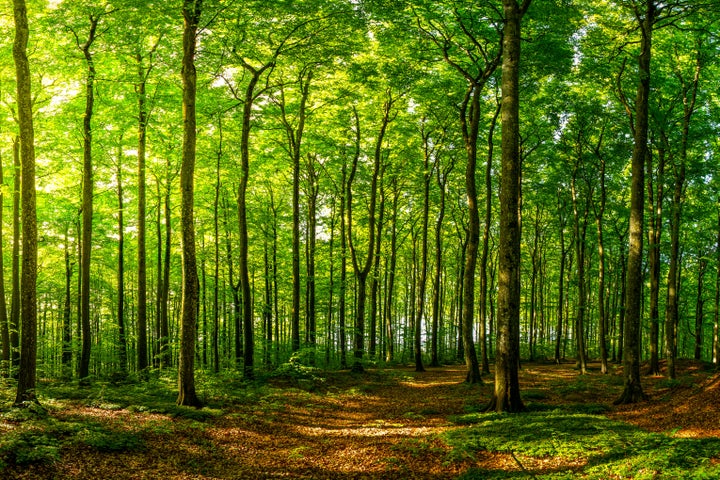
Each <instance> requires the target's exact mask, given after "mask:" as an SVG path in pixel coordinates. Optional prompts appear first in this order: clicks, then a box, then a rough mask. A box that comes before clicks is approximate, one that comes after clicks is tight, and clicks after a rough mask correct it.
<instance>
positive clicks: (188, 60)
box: [177, 0, 203, 407]
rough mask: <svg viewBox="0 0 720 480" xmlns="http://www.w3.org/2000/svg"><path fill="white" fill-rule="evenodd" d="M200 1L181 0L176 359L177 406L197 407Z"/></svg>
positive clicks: (198, 401)
mask: <svg viewBox="0 0 720 480" xmlns="http://www.w3.org/2000/svg"><path fill="white" fill-rule="evenodd" d="M202 4H203V1H202V0H184V2H183V9H182V13H183V19H184V28H183V58H182V83H183V102H182V104H183V148H182V167H181V171H180V187H181V191H182V205H181V206H182V218H181V219H182V226H181V228H182V256H183V263H182V266H183V270H182V272H183V275H182V277H183V278H182V280H183V281H182V313H181V323H180V355H179V362H178V390H179V392H178V398H177V404H178V405H187V406H193V407H199V406H200V405H201V402H200V399H199V398H198V396H197V394H196V392H195V328H196V325H197V306H198V274H197V259H196V254H195V215H194V202H195V196H194V192H195V187H194V183H195V154H196V152H195V148H196V142H197V131H196V129H197V120H196V115H195V100H196V92H197V72H196V70H195V52H196V49H197V36H198V26H199V23H200V16H201V13H202Z"/></svg>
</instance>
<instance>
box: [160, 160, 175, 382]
mask: <svg viewBox="0 0 720 480" xmlns="http://www.w3.org/2000/svg"><path fill="white" fill-rule="evenodd" d="M169 163H170V160H169V159H168V166H167V167H168V169H169ZM163 205H164V207H163V210H164V212H165V213H164V215H165V257H164V259H163V269H162V284H163V286H162V290H161V291H162V296H161V298H160V320H159V321H160V338H159V341H158V343H159V350H160V368H163V367H169V366H170V365H171V364H172V360H171V358H172V356H171V355H170V319H169V317H168V300H169V294H170V253H171V252H170V244H171V240H172V223H171V217H170V213H171V212H170V174H169V172H168V175H167V185H166V186H165V200H164V202H163ZM158 274H159V272H158Z"/></svg>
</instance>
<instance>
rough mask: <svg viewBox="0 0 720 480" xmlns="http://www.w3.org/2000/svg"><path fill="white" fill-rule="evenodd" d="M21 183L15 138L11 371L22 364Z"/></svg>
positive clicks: (18, 145) (16, 140) (18, 149)
mask: <svg viewBox="0 0 720 480" xmlns="http://www.w3.org/2000/svg"><path fill="white" fill-rule="evenodd" d="M20 183H21V165H20V137H15V139H14V140H13V213H12V218H13V244H12V292H11V293H10V367H11V370H12V369H14V368H16V367H17V366H18V365H19V364H20V188H21V186H20ZM78 245H79V243H78Z"/></svg>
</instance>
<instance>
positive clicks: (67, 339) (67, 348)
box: [0, 222, 73, 380]
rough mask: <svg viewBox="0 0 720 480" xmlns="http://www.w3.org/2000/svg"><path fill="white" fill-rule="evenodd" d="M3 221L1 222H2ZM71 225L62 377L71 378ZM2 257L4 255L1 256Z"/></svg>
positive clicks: (66, 272) (66, 228)
mask: <svg viewBox="0 0 720 480" xmlns="http://www.w3.org/2000/svg"><path fill="white" fill-rule="evenodd" d="M0 223H1V222H0ZM68 230H69V225H66V226H65V238H64V240H65V242H64V244H65V245H64V249H65V300H64V303H63V321H62V339H63V342H62V378H63V379H64V380H70V379H71V378H72V325H71V323H72V319H71V314H72V308H71V305H72V304H71V302H72V299H71V297H70V295H71V294H70V286H71V282H72V271H73V269H72V263H71V261H70V240H69V239H68V237H69V234H68V233H69V232H68ZM0 258H2V257H0Z"/></svg>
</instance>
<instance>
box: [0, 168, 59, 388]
mask: <svg viewBox="0 0 720 480" xmlns="http://www.w3.org/2000/svg"><path fill="white" fill-rule="evenodd" d="M0 185H5V179H4V178H3V166H2V160H1V159H0ZM4 198H5V195H3V193H2V190H0V336H1V337H2V342H1V343H2V357H0V375H2V376H7V377H9V376H10V324H9V323H8V321H9V320H8V312H7V303H6V301H5V261H4V257H3V246H2V244H3V240H4V236H3V206H4ZM65 251H66V252H67V232H66V235H65Z"/></svg>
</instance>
